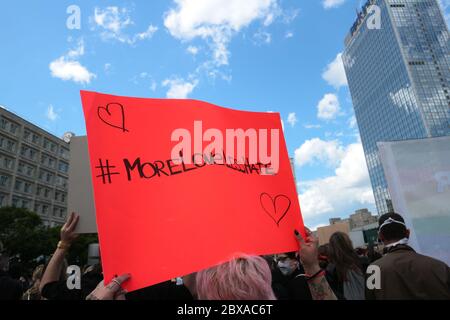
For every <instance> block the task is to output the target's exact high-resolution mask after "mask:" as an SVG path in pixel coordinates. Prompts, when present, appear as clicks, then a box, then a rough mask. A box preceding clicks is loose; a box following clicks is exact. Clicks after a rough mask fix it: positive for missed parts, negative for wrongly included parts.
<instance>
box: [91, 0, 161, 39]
mask: <svg viewBox="0 0 450 320" xmlns="http://www.w3.org/2000/svg"><path fill="white" fill-rule="evenodd" d="M92 20H93V21H94V23H95V25H96V26H97V27H98V28H100V29H102V33H101V37H102V38H103V39H104V40H117V41H119V42H122V43H127V44H130V45H133V44H135V43H136V42H138V41H142V40H145V39H150V38H151V37H152V36H153V34H154V33H155V32H156V31H158V27H156V26H154V25H151V24H150V25H149V26H148V27H147V30H145V31H144V32H140V33H136V34H135V35H133V36H130V35H127V34H125V33H124V30H125V29H126V28H127V27H129V26H130V25H133V24H134V23H133V21H132V20H131V18H130V15H129V10H128V9H127V8H119V7H113V6H111V7H106V8H105V9H100V8H98V7H96V8H95V10H94V17H93V19H92Z"/></svg>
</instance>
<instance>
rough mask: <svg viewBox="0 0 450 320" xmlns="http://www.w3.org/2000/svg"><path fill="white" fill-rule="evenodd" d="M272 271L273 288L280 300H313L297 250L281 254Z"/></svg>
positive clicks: (276, 259) (277, 257)
mask: <svg viewBox="0 0 450 320" xmlns="http://www.w3.org/2000/svg"><path fill="white" fill-rule="evenodd" d="M275 262H276V268H275V270H273V273H272V278H273V282H272V288H273V290H274V292H275V295H276V296H277V298H278V299H279V300H312V297H311V293H310V291H309V287H308V283H307V281H306V278H305V274H304V273H305V272H304V270H303V267H302V265H301V264H300V262H299V259H298V257H297V254H296V252H288V253H283V254H279V255H277V256H276V258H275Z"/></svg>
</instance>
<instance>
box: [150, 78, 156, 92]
mask: <svg viewBox="0 0 450 320" xmlns="http://www.w3.org/2000/svg"><path fill="white" fill-rule="evenodd" d="M157 86H158V85H157V84H156V81H155V80H152V82H151V83H150V90H151V91H153V92H155V91H156V88H157Z"/></svg>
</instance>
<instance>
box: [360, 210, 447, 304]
mask: <svg viewBox="0 0 450 320" xmlns="http://www.w3.org/2000/svg"><path fill="white" fill-rule="evenodd" d="M378 223H379V227H378V237H379V239H380V240H381V241H382V242H383V244H384V246H385V255H384V256H383V257H382V258H380V259H378V260H376V261H375V262H373V263H372V265H371V266H369V269H368V270H370V267H372V266H376V267H378V268H377V269H379V273H380V281H379V282H380V283H379V284H380V285H379V286H378V287H376V286H372V287H371V288H369V287H368V286H366V299H368V300H415V299H420V300H428V299H432V300H435V299H442V300H449V299H450V268H449V267H448V266H447V265H446V264H445V263H444V262H442V261H439V260H437V259H434V258H431V257H427V256H424V255H421V254H418V253H417V252H415V251H414V249H413V248H411V247H410V246H408V240H409V234H410V231H409V229H408V228H407V227H406V224H405V220H403V218H402V216H401V215H399V214H397V213H387V214H384V215H382V216H381V217H380V219H379V222H378ZM368 276H371V275H370V274H369V273H368Z"/></svg>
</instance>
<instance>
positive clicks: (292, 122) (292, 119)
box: [287, 112, 297, 127]
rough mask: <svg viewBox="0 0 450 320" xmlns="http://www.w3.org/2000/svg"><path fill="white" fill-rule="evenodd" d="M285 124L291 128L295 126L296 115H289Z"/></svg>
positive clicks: (293, 113)
mask: <svg viewBox="0 0 450 320" xmlns="http://www.w3.org/2000/svg"><path fill="white" fill-rule="evenodd" d="M287 122H288V123H289V124H290V125H291V127H294V126H295V124H296V123H297V115H296V114H295V112H292V113H289V115H288V118H287Z"/></svg>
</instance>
